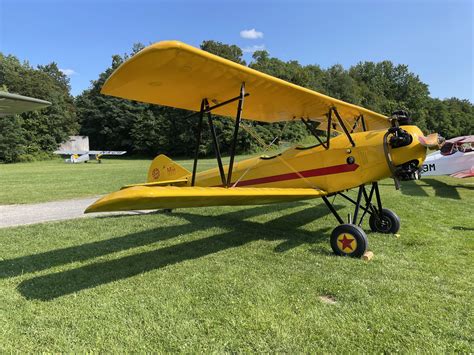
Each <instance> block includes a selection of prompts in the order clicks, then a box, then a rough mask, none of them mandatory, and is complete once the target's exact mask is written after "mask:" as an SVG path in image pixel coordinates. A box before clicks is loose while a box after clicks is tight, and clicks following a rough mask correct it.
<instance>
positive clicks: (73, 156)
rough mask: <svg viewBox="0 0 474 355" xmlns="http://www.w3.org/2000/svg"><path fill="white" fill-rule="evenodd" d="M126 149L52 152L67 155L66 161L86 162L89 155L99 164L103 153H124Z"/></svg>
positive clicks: (89, 158)
mask: <svg viewBox="0 0 474 355" xmlns="http://www.w3.org/2000/svg"><path fill="white" fill-rule="evenodd" d="M125 153H127V151H125V150H124V151H116V150H89V151H78V150H57V151H55V152H54V154H59V155H69V159H66V160H65V161H66V163H72V164H75V163H87V162H88V161H89V160H91V156H92V157H93V158H94V159H95V160H96V161H97V162H98V163H99V164H100V163H101V162H102V160H101V158H102V156H103V155H124V154H125Z"/></svg>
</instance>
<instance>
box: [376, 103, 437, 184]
mask: <svg viewBox="0 0 474 355" xmlns="http://www.w3.org/2000/svg"><path fill="white" fill-rule="evenodd" d="M390 123H391V127H390V128H389V129H388V130H387V132H386V133H385V135H384V138H383V149H384V153H385V159H386V161H387V165H388V167H389V169H390V172H391V175H392V178H393V180H394V182H395V188H396V189H397V190H398V189H400V180H413V179H418V178H419V169H418V165H417V164H415V163H413V162H408V163H406V164H404V165H403V166H400V167H396V166H395V165H394V164H393V159H392V156H391V154H390V148H400V147H404V146H408V145H410V144H411V143H412V142H413V137H412V135H411V134H409V133H408V132H407V131H405V130H404V129H403V128H402V127H400V124H401V125H406V124H411V119H410V118H409V116H408V113H407V112H406V111H396V112H394V113H393V114H392V116H391V117H390ZM418 141H419V142H420V144H421V145H423V146H424V147H427V148H438V149H439V148H440V147H441V146H442V145H443V144H444V138H443V137H441V136H440V135H438V134H437V133H433V134H430V135H428V136H426V137H425V136H418Z"/></svg>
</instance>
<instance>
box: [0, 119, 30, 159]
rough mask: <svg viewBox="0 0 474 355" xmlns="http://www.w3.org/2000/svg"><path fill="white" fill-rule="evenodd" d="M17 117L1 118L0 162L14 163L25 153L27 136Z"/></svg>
mask: <svg viewBox="0 0 474 355" xmlns="http://www.w3.org/2000/svg"><path fill="white" fill-rule="evenodd" d="M22 126H23V125H22V120H21V118H20V117H18V116H17V115H15V116H12V117H0V162H5V163H12V162H15V161H18V160H19V157H20V156H21V155H22V154H24V153H25V146H26V139H25V138H24V137H25V135H26V132H25V130H24V129H23V127H22Z"/></svg>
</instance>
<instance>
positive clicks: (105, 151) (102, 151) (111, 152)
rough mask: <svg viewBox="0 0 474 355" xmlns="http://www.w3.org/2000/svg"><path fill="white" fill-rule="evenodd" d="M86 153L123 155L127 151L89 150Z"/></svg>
mask: <svg viewBox="0 0 474 355" xmlns="http://www.w3.org/2000/svg"><path fill="white" fill-rule="evenodd" d="M87 153H88V154H91V155H99V154H100V155H124V154H125V153H127V151H126V150H121V151H118V150H89V151H88V152H87Z"/></svg>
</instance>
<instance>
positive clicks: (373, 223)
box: [369, 208, 400, 234]
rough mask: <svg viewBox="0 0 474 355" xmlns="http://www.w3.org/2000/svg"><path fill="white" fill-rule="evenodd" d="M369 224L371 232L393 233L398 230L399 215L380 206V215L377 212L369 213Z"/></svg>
mask: <svg viewBox="0 0 474 355" xmlns="http://www.w3.org/2000/svg"><path fill="white" fill-rule="evenodd" d="M369 226H370V230H371V231H372V232H378V233H385V234H390V233H392V234H395V233H397V232H398V231H399V230H400V217H398V216H397V215H396V214H395V212H393V211H391V210H389V209H387V208H382V216H380V214H377V213H372V214H371V216H370V218H369Z"/></svg>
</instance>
